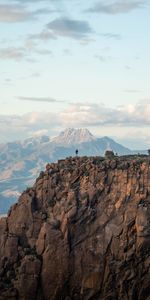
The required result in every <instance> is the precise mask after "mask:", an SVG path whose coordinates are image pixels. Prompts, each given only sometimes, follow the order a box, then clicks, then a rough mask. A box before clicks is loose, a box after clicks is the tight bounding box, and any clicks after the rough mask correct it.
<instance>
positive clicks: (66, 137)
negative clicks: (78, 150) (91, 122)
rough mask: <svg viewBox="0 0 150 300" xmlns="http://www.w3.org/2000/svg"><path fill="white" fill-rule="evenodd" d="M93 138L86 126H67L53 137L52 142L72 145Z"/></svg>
mask: <svg viewBox="0 0 150 300" xmlns="http://www.w3.org/2000/svg"><path fill="white" fill-rule="evenodd" d="M93 140H95V137H94V136H93V135H92V134H91V133H90V131H89V130H88V129H86V128H78V129H74V128H68V129H66V130H64V131H62V132H61V133H60V134H59V136H58V137H55V138H54V139H53V142H55V143H56V144H61V145H74V144H81V143H85V142H90V141H93Z"/></svg>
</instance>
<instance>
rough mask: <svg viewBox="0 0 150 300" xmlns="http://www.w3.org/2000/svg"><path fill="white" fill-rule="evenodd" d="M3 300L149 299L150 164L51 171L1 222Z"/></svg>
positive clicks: (93, 164)
mask: <svg viewBox="0 0 150 300" xmlns="http://www.w3.org/2000/svg"><path fill="white" fill-rule="evenodd" d="M8 299H11V300H72V299H73V300H120V299H122V300H148V299H150V159H149V158H148V157H147V158H146V157H145V158H144V157H143V158H138V157H137V158H133V157H124V158H114V159H112V160H109V159H103V158H100V157H91V158H88V157H82V158H78V157H76V158H67V159H65V160H60V161H58V163H56V164H54V163H53V164H48V165H47V166H46V170H45V171H44V172H41V173H40V176H39V177H38V178H37V180H36V182H35V184H34V186H33V187H32V188H28V189H27V190H26V191H25V192H24V193H23V194H22V195H21V197H20V198H19V201H18V203H17V204H15V205H14V206H12V208H11V210H10V212H9V214H8V217H7V218H2V219H1V220H0V300H8Z"/></svg>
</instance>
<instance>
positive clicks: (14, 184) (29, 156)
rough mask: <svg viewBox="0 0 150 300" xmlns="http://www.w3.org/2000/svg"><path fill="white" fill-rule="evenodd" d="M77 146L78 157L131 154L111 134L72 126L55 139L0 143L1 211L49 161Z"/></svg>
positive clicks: (6, 207)
mask: <svg viewBox="0 0 150 300" xmlns="http://www.w3.org/2000/svg"><path fill="white" fill-rule="evenodd" d="M76 149H78V150H79V156H99V155H100V156H103V155H104V153H105V151H106V150H113V151H114V152H115V153H117V154H118V155H128V154H132V151H131V150H130V149H128V148H126V147H124V146H122V145H120V144H118V143H116V142H115V141H114V140H112V139H110V138H109V137H103V138H96V137H95V136H93V135H92V134H91V133H90V132H89V130H88V129H73V128H69V129H66V130H65V131H63V132H61V133H60V134H59V135H58V136H57V137H55V138H52V139H50V137H48V136H41V137H31V138H28V139H26V140H24V141H23V142H20V141H15V142H11V143H7V144H0V214H2V213H5V212H6V211H7V209H8V206H10V204H11V203H14V202H15V201H16V199H17V198H18V195H19V193H21V192H22V191H23V190H24V189H25V188H26V187H27V186H30V185H32V184H33V182H34V180H35V178H36V177H37V176H38V174H39V172H40V171H41V170H42V169H43V168H45V165H46V164H47V163H48V162H56V161H57V160H58V159H63V158H65V157H67V156H74V155H75V150H76Z"/></svg>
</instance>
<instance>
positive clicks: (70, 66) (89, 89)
mask: <svg viewBox="0 0 150 300" xmlns="http://www.w3.org/2000/svg"><path fill="white" fill-rule="evenodd" d="M149 28H150V0H86V1H83V0H80V1H79V0H72V1H71V0H0V125H1V126H0V142H1V143H4V142H7V141H13V140H17V139H25V138H27V137H29V136H38V135H41V134H44V135H45V134H46V135H49V136H55V135H57V134H58V133H59V132H60V131H61V130H62V129H65V128H67V127H74V128H88V129H89V130H90V131H91V132H92V133H93V134H94V135H96V136H106V135H107V136H109V137H112V138H114V139H115V140H116V141H118V142H120V143H122V144H124V145H125V146H127V147H130V148H131V149H144V148H148V147H150V85H149V78H150V58H149V55H150V35H149Z"/></svg>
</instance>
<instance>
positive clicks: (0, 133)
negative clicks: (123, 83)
mask: <svg viewBox="0 0 150 300" xmlns="http://www.w3.org/2000/svg"><path fill="white" fill-rule="evenodd" d="M149 125H150V102H148V101H146V102H145V103H142V102H141V103H137V104H136V105H127V106H126V107H125V106H122V107H116V108H113V109H112V108H108V107H105V106H104V105H98V104H86V105H83V104H81V103H78V104H74V105H69V107H68V108H67V109H66V110H64V111H61V112H59V113H50V112H47V113H46V112H32V113H27V114H24V115H22V116H18V115H12V116H3V115H0V137H1V140H3V141H5V139H6V138H7V140H9V139H11V140H14V139H24V138H26V137H28V136H29V135H34V134H37V133H41V132H43V133H48V134H50V135H51V134H52V133H53V132H54V131H57V129H62V128H66V127H88V128H92V127H93V128H94V127H97V128H110V132H111V128H112V127H113V128H114V127H116V128H120V130H122V129H121V128H136V129H137V130H139V129H140V130H141V128H149Z"/></svg>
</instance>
